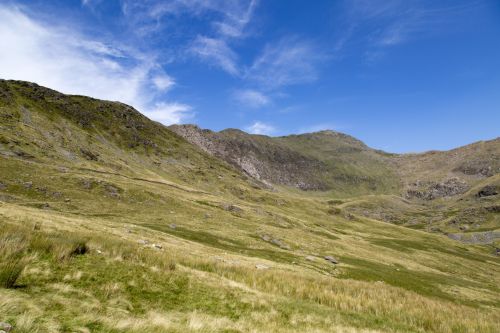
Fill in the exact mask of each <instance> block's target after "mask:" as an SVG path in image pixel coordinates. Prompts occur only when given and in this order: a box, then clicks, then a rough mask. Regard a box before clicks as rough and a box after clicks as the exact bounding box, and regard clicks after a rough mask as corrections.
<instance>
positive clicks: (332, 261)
mask: <svg viewBox="0 0 500 333" xmlns="http://www.w3.org/2000/svg"><path fill="white" fill-rule="evenodd" d="M324 258H325V260H326V261H329V262H331V263H332V264H335V265H336V264H338V263H339V261H338V260H337V259H336V258H334V257H332V256H325V257H324Z"/></svg>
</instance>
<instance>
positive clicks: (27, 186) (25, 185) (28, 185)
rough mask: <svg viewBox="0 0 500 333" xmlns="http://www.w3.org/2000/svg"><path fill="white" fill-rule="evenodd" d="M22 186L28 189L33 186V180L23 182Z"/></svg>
mask: <svg viewBox="0 0 500 333" xmlns="http://www.w3.org/2000/svg"><path fill="white" fill-rule="evenodd" d="M23 186H24V188H27V189H30V188H32V187H33V182H25V183H24V184H23Z"/></svg>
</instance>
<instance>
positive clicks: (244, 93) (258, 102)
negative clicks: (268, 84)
mask: <svg viewBox="0 0 500 333" xmlns="http://www.w3.org/2000/svg"><path fill="white" fill-rule="evenodd" d="M233 97H234V99H235V100H236V101H237V102H238V103H240V104H241V105H242V106H245V107H250V108H260V107H263V106H266V105H268V104H269V103H270V102H271V99H270V98H269V97H268V96H266V95H264V94H263V93H261V92H260V91H257V90H252V89H244V90H237V91H235V92H234V94H233Z"/></svg>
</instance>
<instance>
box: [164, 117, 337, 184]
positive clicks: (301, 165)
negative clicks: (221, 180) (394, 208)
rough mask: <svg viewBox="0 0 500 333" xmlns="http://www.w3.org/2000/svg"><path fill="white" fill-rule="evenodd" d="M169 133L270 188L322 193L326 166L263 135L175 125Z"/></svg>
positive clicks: (234, 130) (233, 130)
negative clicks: (276, 186) (320, 175)
mask: <svg viewBox="0 0 500 333" xmlns="http://www.w3.org/2000/svg"><path fill="white" fill-rule="evenodd" d="M169 128H170V129H171V130H172V131H174V132H175V133H177V134H179V135H180V136H182V137H183V138H185V139H186V140H187V141H189V142H190V143H192V144H194V145H197V146H198V147H199V148H201V149H202V150H203V151H205V152H207V153H209V154H211V155H213V156H215V157H218V158H221V159H223V160H225V161H226V162H228V163H229V164H231V165H233V166H235V167H237V168H238V169H240V170H242V171H243V172H245V173H246V174H247V175H249V176H250V177H253V178H254V179H256V180H258V181H260V182H262V183H264V184H266V185H267V186H272V184H277V185H287V186H293V187H297V188H300V189H302V190H325V189H327V184H326V183H325V182H323V181H322V180H321V179H318V177H317V175H318V174H321V173H322V172H323V171H324V169H325V168H326V165H325V164H324V163H322V162H321V161H319V160H316V159H314V158H311V157H308V156H305V155H304V154H301V153H299V152H297V151H294V150H292V149H290V148H288V147H285V146H283V145H281V144H279V143H275V142H273V141H272V140H269V139H270V138H268V137H264V136H256V135H249V134H247V133H244V132H242V131H240V130H236V129H228V130H224V131H222V132H218V133H216V132H212V131H210V130H204V129H200V128H199V127H197V126H195V125H174V126H170V127H169Z"/></svg>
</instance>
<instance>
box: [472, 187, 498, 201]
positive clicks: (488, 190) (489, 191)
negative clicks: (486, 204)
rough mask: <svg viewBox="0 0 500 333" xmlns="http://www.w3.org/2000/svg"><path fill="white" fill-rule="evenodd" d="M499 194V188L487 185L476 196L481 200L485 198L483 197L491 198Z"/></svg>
mask: <svg viewBox="0 0 500 333" xmlns="http://www.w3.org/2000/svg"><path fill="white" fill-rule="evenodd" d="M497 194H498V188H497V187H496V186H494V185H487V186H485V187H483V188H482V189H481V190H479V192H477V194H476V196H477V197H479V198H483V197H490V196H493V195H497Z"/></svg>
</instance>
